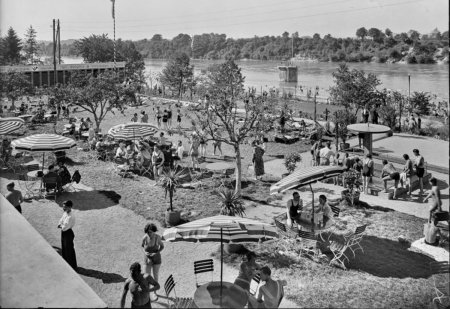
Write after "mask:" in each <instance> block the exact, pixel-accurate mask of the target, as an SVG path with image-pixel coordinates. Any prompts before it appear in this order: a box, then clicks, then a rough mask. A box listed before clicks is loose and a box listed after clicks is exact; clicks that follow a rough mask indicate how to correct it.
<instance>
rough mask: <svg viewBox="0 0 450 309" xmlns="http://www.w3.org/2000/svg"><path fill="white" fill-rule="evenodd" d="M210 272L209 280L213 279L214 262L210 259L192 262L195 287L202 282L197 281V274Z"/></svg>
mask: <svg viewBox="0 0 450 309" xmlns="http://www.w3.org/2000/svg"><path fill="white" fill-rule="evenodd" d="M206 272H211V281H213V273H214V262H213V260H212V259H207V260H199V261H195V262H194V274H195V284H196V286H197V288H198V287H199V286H201V285H202V284H203V283H199V281H198V274H201V273H206Z"/></svg>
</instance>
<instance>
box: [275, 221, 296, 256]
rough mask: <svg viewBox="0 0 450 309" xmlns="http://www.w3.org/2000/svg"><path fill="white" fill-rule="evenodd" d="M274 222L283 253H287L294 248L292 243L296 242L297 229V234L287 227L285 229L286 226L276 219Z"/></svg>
mask: <svg viewBox="0 0 450 309" xmlns="http://www.w3.org/2000/svg"><path fill="white" fill-rule="evenodd" d="M274 222H275V226H276V228H277V231H278V234H279V235H280V240H281V242H282V246H283V248H284V251H286V252H287V251H289V250H290V249H291V248H292V247H293V246H294V243H295V242H296V241H297V235H298V228H297V233H295V232H293V231H292V230H291V229H290V228H289V227H287V226H286V224H284V223H283V222H281V221H279V220H278V219H274ZM294 229H295V228H294Z"/></svg>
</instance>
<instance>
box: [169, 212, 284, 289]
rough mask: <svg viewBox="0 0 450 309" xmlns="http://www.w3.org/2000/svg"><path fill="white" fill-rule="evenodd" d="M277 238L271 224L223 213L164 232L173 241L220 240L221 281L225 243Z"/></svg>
mask: <svg viewBox="0 0 450 309" xmlns="http://www.w3.org/2000/svg"><path fill="white" fill-rule="evenodd" d="M276 238H278V233H277V231H276V229H275V227H274V226H272V225H270V224H267V223H262V222H259V221H256V220H252V219H247V218H241V217H232V216H223V215H220V216H214V217H209V218H204V219H199V220H196V221H192V222H189V223H186V224H182V225H179V226H177V227H172V228H169V229H166V230H165V231H164V234H163V240H165V241H172V242H174V241H191V242H197V241H200V242H220V247H221V250H220V282H222V278H223V243H241V242H263V241H267V240H271V239H276ZM221 291H222V289H221Z"/></svg>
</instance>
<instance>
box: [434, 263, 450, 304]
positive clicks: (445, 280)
mask: <svg viewBox="0 0 450 309" xmlns="http://www.w3.org/2000/svg"><path fill="white" fill-rule="evenodd" d="M430 270H431V274H432V277H433V288H434V292H435V293H436V297H435V298H433V302H439V303H441V304H442V303H443V301H444V300H445V299H447V301H448V299H449V284H450V283H449V271H450V269H449V264H448V261H444V262H434V261H433V262H431V263H430Z"/></svg>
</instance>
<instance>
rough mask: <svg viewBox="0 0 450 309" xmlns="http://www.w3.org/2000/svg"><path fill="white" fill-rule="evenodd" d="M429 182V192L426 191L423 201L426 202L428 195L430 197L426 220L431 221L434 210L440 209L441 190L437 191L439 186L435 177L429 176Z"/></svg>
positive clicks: (438, 210)
mask: <svg viewBox="0 0 450 309" xmlns="http://www.w3.org/2000/svg"><path fill="white" fill-rule="evenodd" d="M430 184H431V190H430V193H428V195H427V196H426V197H425V199H424V200H423V202H424V203H426V201H427V200H428V199H429V198H430V197H431V198H432V202H431V206H430V217H429V219H428V222H431V219H432V217H433V216H434V214H435V213H436V212H440V211H442V200H441V192H440V191H439V187H438V186H437V179H436V178H434V177H431V179H430Z"/></svg>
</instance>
